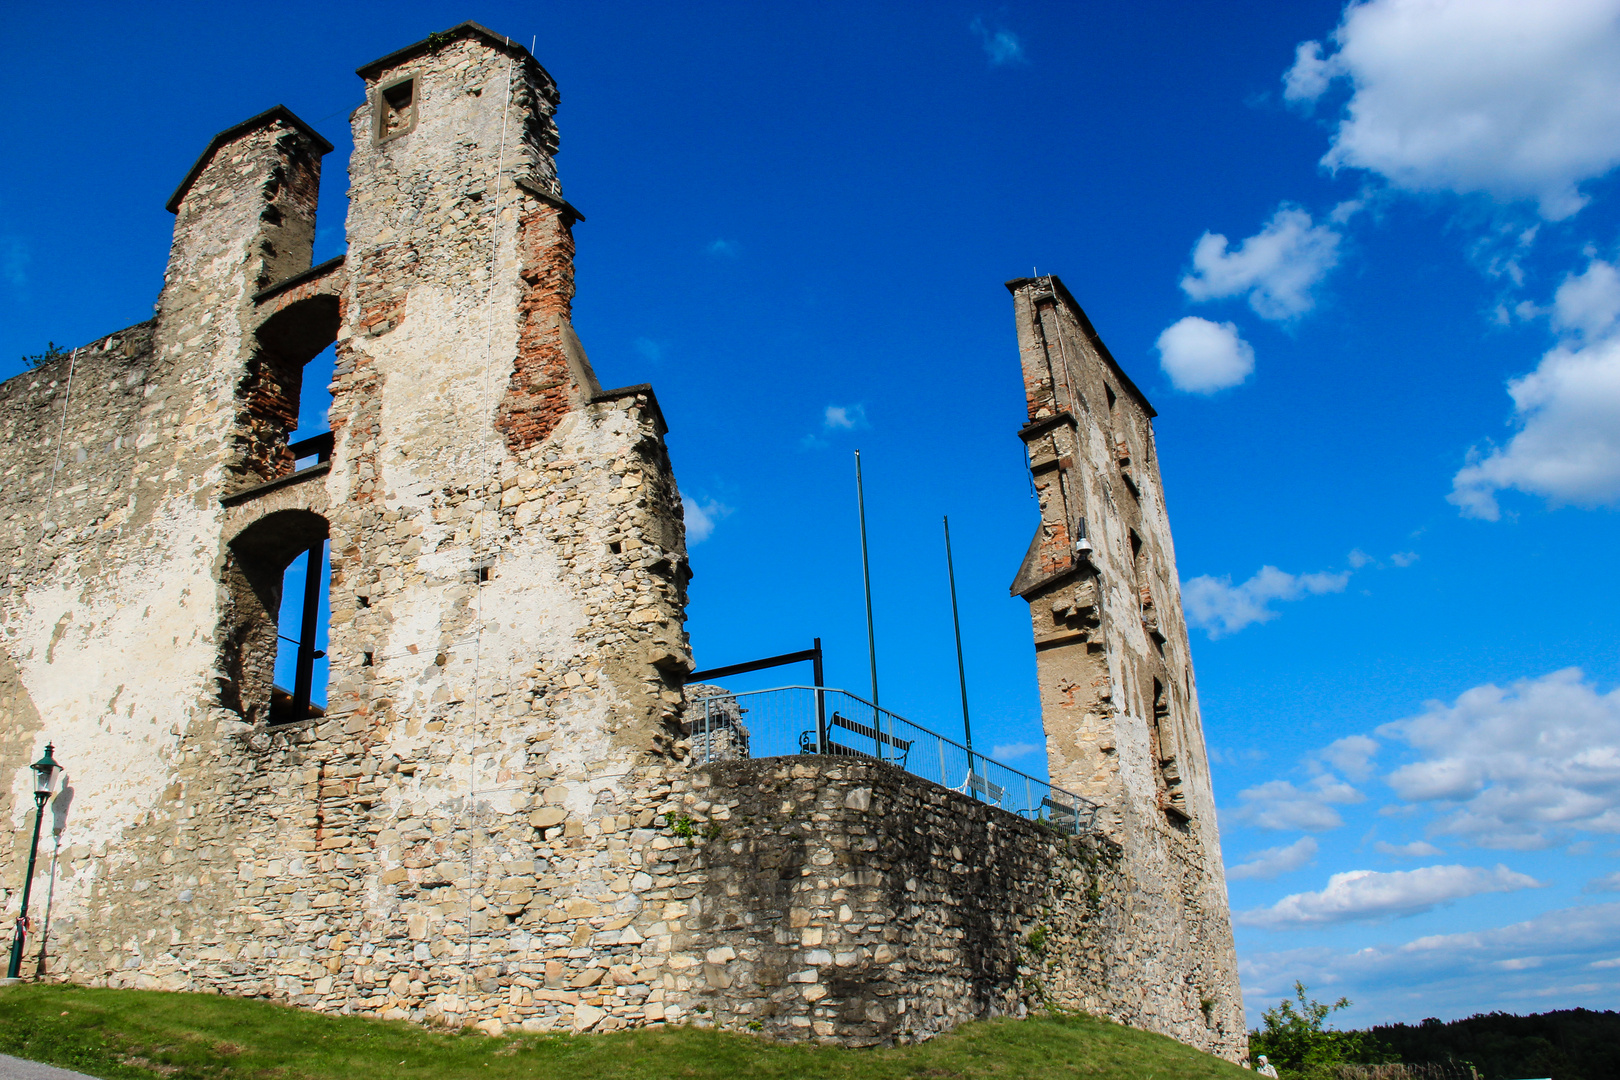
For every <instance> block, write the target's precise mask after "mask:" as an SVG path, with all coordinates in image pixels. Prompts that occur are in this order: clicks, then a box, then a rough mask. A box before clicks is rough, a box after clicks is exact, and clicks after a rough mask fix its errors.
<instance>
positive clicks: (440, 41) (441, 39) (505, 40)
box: [354, 19, 556, 85]
mask: <svg viewBox="0 0 1620 1080" xmlns="http://www.w3.org/2000/svg"><path fill="white" fill-rule="evenodd" d="M464 37H476V38H481V39H482V40H483V41H485V42H486V43H487V44H488V45H489V46H490V47H491V48H495V49H499V50H501V51H502V52H504V53H506V54H508V55H510V56H515V57H517V58H519V59H523V60H527V61H528V62H529V63H531V64H533V65H534V66H535V67H537V68H540V72H541V74H543V75H544V76H545V77H546V80H547V81H548V82H550V83H552V84H553V85H555V84H556V80H555V79H553V78H552V77H551V72H549V71H547V70H546V69H545V68H543V67H541V66H540V61H538V60H536V59H535V58H534V56H533V55H532V54H530V52H529V50H528V49H525V48H524V47H523V46H522V45H520V44H518V43H517V42H515V41H513V40H512V39H511V38H509V37H507V36H506V35H505V34H497V33H496V32H495V31H493V30H491V29H490V28H489V27H487V26H484V25H483V24H482V23H476V22H473V21H472V20H471V19H469V20H468V21H466V22H464V23H458V24H457V25H455V26H452V27H451V28H450V29H448V30H441V31H439V32H438V33H435V34H429V35H428V36H427V37H425V38H423V39H422V40H421V41H418V42H415V43H413V44H410V45H407V46H405V47H404V48H403V49H395V50H394V51H393V52H391V53H389V54H388V55H387V56H381V57H378V58H377V59H376V60H373V61H372V62H371V63H369V64H362V65H361V66H360V67H357V68H355V69H354V73H355V74H356V75H358V76H360V77H361V78H362V79H371V78H373V77H375V76H376V75H377V74H378V73H380V72H382V71H383V70H385V69H387V68H391V67H397V66H399V65H400V64H402V63H404V62H405V61H407V60H409V59H411V58H412V57H416V56H420V55H421V54H423V53H425V52H429V51H430V50H433V49H436V48H438V47H439V46H441V45H448V44H449V43H450V42H452V41H455V40H456V39H458V38H464Z"/></svg>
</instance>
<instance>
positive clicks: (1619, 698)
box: [1377, 668, 1620, 849]
mask: <svg viewBox="0 0 1620 1080" xmlns="http://www.w3.org/2000/svg"><path fill="white" fill-rule="evenodd" d="M1377 734H1379V735H1382V736H1384V737H1386V738H1395V739H1400V740H1402V741H1403V742H1405V743H1407V744H1408V745H1409V746H1411V747H1413V748H1414V749H1416V750H1417V751H1419V752H1420V753H1421V754H1422V755H1423V756H1422V759H1421V760H1419V761H1415V762H1412V763H1410V764H1407V765H1403V766H1401V767H1400V768H1398V769H1396V770H1395V771H1394V772H1392V773H1391V774H1390V775H1389V777H1388V782H1389V785H1390V787H1392V788H1394V789H1395V793H1396V794H1397V795H1399V796H1400V797H1401V798H1403V799H1406V800H1407V801H1408V802H1411V803H1429V804H1433V807H1434V808H1435V809H1436V810H1438V811H1439V812H1440V813H1441V817H1440V819H1439V821H1438V822H1437V823H1436V825H1435V826H1434V828H1433V830H1432V832H1433V833H1437V834H1441V835H1450V836H1457V837H1460V838H1462V839H1464V840H1467V841H1469V842H1470V843H1473V844H1477V845H1479V846H1481V847H1493V848H1511V849H1533V848H1543V847H1548V846H1551V845H1553V844H1556V843H1559V842H1561V841H1562V840H1564V839H1565V838H1567V837H1568V836H1569V834H1570V833H1572V832H1587V833H1594V834H1599V835H1615V834H1620V690H1613V691H1610V692H1609V693H1607V694H1600V693H1599V692H1598V690H1597V688H1596V687H1595V686H1594V685H1592V684H1591V683H1588V682H1586V681H1585V680H1584V679H1583V678H1582V676H1581V672H1580V670H1579V669H1577V668H1566V669H1565V670H1563V671H1555V672H1553V673H1552V674H1550V675H1544V676H1542V677H1541V678H1539V679H1521V680H1520V681H1518V682H1516V683H1514V684H1512V685H1511V686H1509V687H1507V688H1506V689H1503V688H1502V687H1498V686H1495V685H1492V684H1489V683H1487V684H1486V685H1484V686H1477V687H1475V688H1474V689H1472V690H1468V691H1466V692H1464V693H1463V694H1462V695H1460V696H1459V697H1458V698H1457V700H1456V703H1455V704H1453V705H1445V704H1443V703H1441V702H1438V701H1436V702H1431V703H1430V704H1429V706H1428V708H1427V710H1426V711H1424V712H1423V713H1422V714H1420V715H1418V716H1414V717H1411V718H1409V719H1406V720H1399V721H1396V722H1395V723H1392V724H1385V725H1384V726H1382V727H1380V728H1379V729H1378V731H1377Z"/></svg>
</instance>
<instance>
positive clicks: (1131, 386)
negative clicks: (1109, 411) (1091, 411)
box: [1007, 274, 1159, 419]
mask: <svg viewBox="0 0 1620 1080" xmlns="http://www.w3.org/2000/svg"><path fill="white" fill-rule="evenodd" d="M1048 282H1050V283H1051V286H1052V296H1053V298H1054V299H1055V300H1057V301H1058V302H1060V303H1063V304H1065V305H1067V306H1068V308H1069V310H1070V311H1072V312H1073V313H1074V317H1075V320H1076V321H1077V322H1078V323H1079V324H1080V328H1081V329H1082V330H1084V331H1085V334H1086V337H1088V338H1090V339H1091V343H1092V344H1093V345H1095V346H1096V347H1097V352H1098V353H1099V354H1100V355H1101V356H1102V358H1103V359H1104V360H1105V361H1107V363H1108V366H1109V368H1111V369H1112V370H1113V372H1114V377H1115V378H1117V379H1118V380H1119V383H1120V386H1122V387H1123V388H1124V389H1125V392H1126V393H1127V394H1130V395H1131V397H1133V398H1135V399H1136V401H1137V403H1138V404H1139V405H1141V406H1142V409H1143V410H1144V411H1145V412H1146V413H1147V414H1148V417H1149V419H1151V418H1153V417H1155V416H1158V415H1159V410H1157V409H1155V408H1154V407H1153V403H1152V402H1151V401H1149V400H1148V399H1147V395H1146V394H1144V393H1142V391H1141V389H1140V388H1139V387H1138V386H1137V385H1136V383H1134V382H1133V381H1131V377H1130V376H1129V375H1127V374H1125V369H1124V368H1122V367H1120V366H1119V361H1118V360H1115V359H1114V354H1113V353H1111V352H1109V351H1108V346H1107V345H1105V344H1103V339H1102V337H1101V336H1100V335H1099V334H1098V333H1097V328H1096V327H1095V326H1092V325H1091V319H1090V317H1088V316H1087V315H1086V310H1085V308H1083V307H1081V306H1080V302H1079V301H1078V300H1076V299H1075V298H1074V296H1073V294H1072V293H1070V292H1069V289H1068V286H1066V285H1064V284H1063V279H1062V278H1060V277H1058V276H1057V275H1056V274H1042V275H1041V276H1040V277H1021V278H1013V279H1012V280H1011V281H1009V282H1007V291H1008V292H1010V293H1012V294H1013V295H1014V296H1017V295H1018V293H1019V292H1020V291H1021V290H1023V289H1028V288H1031V287H1033V286H1038V285H1045V284H1047V283H1048ZM1037 299H1039V298H1037Z"/></svg>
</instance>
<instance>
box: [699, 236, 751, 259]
mask: <svg viewBox="0 0 1620 1080" xmlns="http://www.w3.org/2000/svg"><path fill="white" fill-rule="evenodd" d="M703 250H704V251H707V252H708V253H709V254H710V255H719V256H721V257H723V258H727V259H735V258H736V257H737V256H738V255H741V254H742V246H741V245H740V244H738V243H737V242H736V241H735V240H711V241H709V244H708V246H707V247H705V248H704V249H703Z"/></svg>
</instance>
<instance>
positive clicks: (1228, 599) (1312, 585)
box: [1181, 566, 1350, 638]
mask: <svg viewBox="0 0 1620 1080" xmlns="http://www.w3.org/2000/svg"><path fill="white" fill-rule="evenodd" d="M1349 581H1350V572H1349V571H1348V570H1344V571H1341V572H1339V573H1328V572H1326V571H1324V572H1322V573H1319V574H1290V573H1287V572H1286V571H1283V570H1279V569H1277V568H1276V567H1275V566H1262V567H1261V568H1260V570H1259V572H1258V573H1256V574H1255V575H1254V576H1253V577H1252V578H1250V579H1249V580H1248V581H1245V582H1243V583H1242V584H1241V585H1233V584H1232V579H1231V577H1230V576H1227V577H1219V578H1216V577H1210V576H1209V575H1207V574H1205V575H1201V576H1199V577H1195V578H1193V579H1192V580H1191V581H1187V582H1184V583H1183V584H1182V586H1181V603H1182V607H1184V608H1185V609H1186V612H1187V622H1188V623H1190V624H1191V625H1193V626H1196V627H1198V628H1200V629H1202V630H1204V631H1206V632H1207V633H1208V634H1209V636H1210V637H1212V638H1217V637H1221V636H1223V635H1225V634H1235V633H1237V632H1238V631H1239V630H1242V629H1243V628H1244V627H1245V626H1252V625H1253V624H1255V623H1262V622H1267V621H1269V620H1271V619H1275V618H1276V617H1277V615H1278V612H1276V611H1274V610H1273V609H1272V608H1271V606H1270V605H1271V602H1272V601H1274V600H1298V599H1300V598H1301V597H1304V596H1318V595H1321V594H1322V593H1336V592H1343V591H1344V587H1345V585H1347V584H1349Z"/></svg>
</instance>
